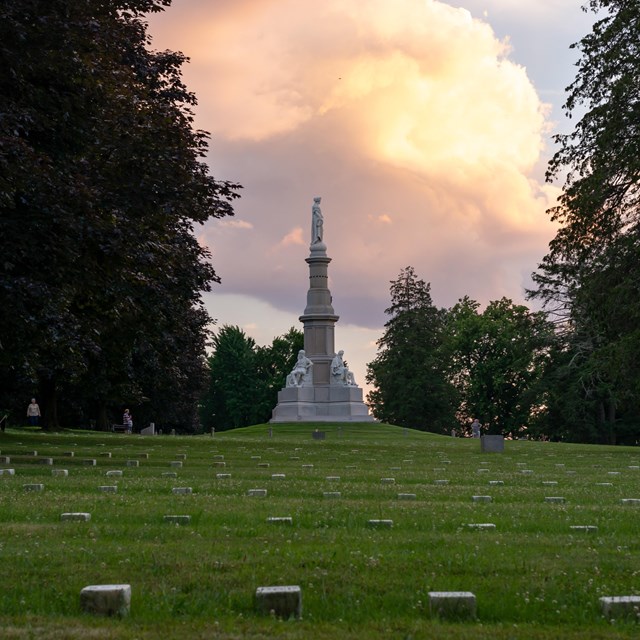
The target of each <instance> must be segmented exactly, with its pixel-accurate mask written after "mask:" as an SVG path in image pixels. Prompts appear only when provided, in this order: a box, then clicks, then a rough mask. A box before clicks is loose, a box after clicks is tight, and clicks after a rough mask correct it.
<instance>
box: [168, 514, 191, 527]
mask: <svg viewBox="0 0 640 640" xmlns="http://www.w3.org/2000/svg"><path fill="white" fill-rule="evenodd" d="M164 521H165V522H170V523H171V524H180V525H182V524H190V523H191V516H186V515H168V516H164Z"/></svg>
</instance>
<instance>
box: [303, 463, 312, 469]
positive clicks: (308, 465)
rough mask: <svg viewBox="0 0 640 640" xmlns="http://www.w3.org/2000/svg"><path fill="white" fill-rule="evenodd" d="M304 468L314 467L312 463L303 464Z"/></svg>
mask: <svg viewBox="0 0 640 640" xmlns="http://www.w3.org/2000/svg"><path fill="white" fill-rule="evenodd" d="M302 468H303V469H313V465H312V464H303V465H302Z"/></svg>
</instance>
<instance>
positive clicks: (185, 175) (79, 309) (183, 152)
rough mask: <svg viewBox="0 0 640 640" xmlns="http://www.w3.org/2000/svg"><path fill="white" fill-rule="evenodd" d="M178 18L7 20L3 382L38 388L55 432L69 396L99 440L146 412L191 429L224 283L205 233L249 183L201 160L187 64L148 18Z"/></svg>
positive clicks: (96, 9)
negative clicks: (60, 405) (128, 408)
mask: <svg viewBox="0 0 640 640" xmlns="http://www.w3.org/2000/svg"><path fill="white" fill-rule="evenodd" d="M169 4H170V0H129V1H124V0H114V1H110V2H104V1H101V0H66V1H64V0H20V1H17V0H15V1H12V0H8V1H7V2H4V3H3V4H2V8H0V113H1V116H0V225H1V227H0V230H1V233H0V255H1V256H2V259H1V260H0V306H1V307H2V308H3V310H5V313H3V314H2V317H1V318H0V335H1V336H2V338H3V339H2V345H1V347H0V365H1V367H0V368H1V369H2V371H3V374H2V375H3V383H4V388H5V390H7V391H8V392H11V391H13V392H14V393H15V392H17V391H22V390H24V389H25V388H29V386H30V385H32V388H33V389H35V388H36V384H38V385H39V389H40V393H41V395H42V396H43V397H42V398H41V404H42V405H43V406H44V414H45V419H46V421H47V423H48V424H49V425H50V426H56V423H57V414H56V407H57V403H56V397H57V396H56V394H57V392H58V391H59V390H62V391H63V392H65V393H67V397H68V398H73V402H78V403H79V404H82V405H83V411H84V412H85V413H86V414H87V415H93V416H94V417H98V418H99V419H101V424H102V426H103V427H104V426H105V425H106V422H107V414H106V408H107V406H108V405H109V404H112V405H116V406H117V405H119V404H120V403H127V404H131V403H136V402H137V403H139V406H141V407H143V406H144V407H145V408H144V411H145V412H146V413H147V414H148V415H149V416H150V417H151V419H153V418H154V417H155V419H156V421H157V422H162V420H163V418H166V419H167V420H168V421H170V422H172V423H175V424H176V425H177V426H183V427H185V428H192V426H193V420H194V416H195V413H194V412H195V405H194V407H193V409H192V410H191V411H187V410H186V407H185V406H184V405H181V406H178V405H179V404H180V402H183V401H184V398H187V397H190V398H191V404H194V398H195V397H196V395H197V391H195V392H194V388H193V387H197V385H198V384H199V383H200V381H201V380H202V371H203V365H204V360H203V358H204V344H205V337H206V333H205V332H206V328H207V325H208V324H209V317H208V315H207V314H206V311H205V310H204V308H203V306H202V303H201V298H200V295H201V291H203V290H207V289H208V288H209V287H210V285H211V283H212V282H216V281H217V280H218V278H217V276H216V274H215V272H214V270H213V267H212V266H211V263H210V256H209V253H208V251H207V250H206V249H205V248H204V247H202V246H201V245H200V244H199V243H198V241H197V239H196V237H195V234H194V224H199V223H203V222H205V221H206V220H208V219H209V218H211V217H221V216H225V215H231V214H232V209H231V205H230V202H231V200H232V199H233V198H234V197H235V196H236V189H237V185H234V184H231V183H228V182H220V181H216V180H215V179H214V178H213V177H211V176H210V175H209V173H208V169H207V166H206V165H205V164H204V162H203V157H204V155H205V153H206V151H207V148H208V143H207V137H208V136H207V134H206V133H205V132H202V131H197V130H195V129H194V128H193V126H192V123H193V117H192V112H191V108H192V106H193V105H194V104H195V97H194V96H193V94H191V93H190V92H189V91H188V90H187V89H186V87H185V86H184V84H183V83H182V80H181V74H180V68H181V65H182V64H183V63H184V62H185V58H184V56H182V55H181V54H179V53H173V52H169V51H164V52H153V51H151V50H150V49H149V45H150V39H149V36H148V35H147V33H146V24H145V22H144V20H143V17H144V14H146V13H148V12H154V11H160V10H162V8H163V7H166V6H169ZM169 389H173V394H175V395H176V401H178V394H180V395H181V397H182V401H178V405H176V406H175V407H173V409H172V407H171V406H169V405H170V403H167V396H166V391H167V390H169ZM21 402H22V401H21ZM119 411H120V409H118V412H119ZM160 411H162V415H160V414H159V412H160ZM180 422H182V423H186V424H178V423H180Z"/></svg>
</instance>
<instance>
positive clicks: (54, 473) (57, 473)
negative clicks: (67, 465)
mask: <svg viewBox="0 0 640 640" xmlns="http://www.w3.org/2000/svg"><path fill="white" fill-rule="evenodd" d="M51 475H52V476H60V477H65V478H66V477H67V476H68V475H69V470H68V469H51Z"/></svg>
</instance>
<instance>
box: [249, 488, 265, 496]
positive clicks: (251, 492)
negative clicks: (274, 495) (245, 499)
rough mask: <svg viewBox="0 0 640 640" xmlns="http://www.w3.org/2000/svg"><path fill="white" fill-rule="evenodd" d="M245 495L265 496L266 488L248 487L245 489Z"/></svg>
mask: <svg viewBox="0 0 640 640" xmlns="http://www.w3.org/2000/svg"><path fill="white" fill-rule="evenodd" d="M247 495H248V496H251V497H254V498H266V496H267V490H266V489H249V490H248V491H247Z"/></svg>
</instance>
